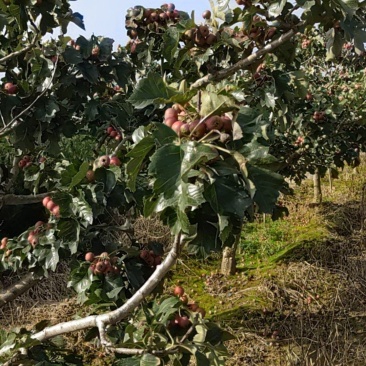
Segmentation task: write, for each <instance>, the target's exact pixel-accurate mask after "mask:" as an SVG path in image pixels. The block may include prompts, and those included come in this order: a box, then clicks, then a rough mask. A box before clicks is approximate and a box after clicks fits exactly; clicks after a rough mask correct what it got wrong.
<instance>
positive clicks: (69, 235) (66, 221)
mask: <svg viewBox="0 0 366 366" xmlns="http://www.w3.org/2000/svg"><path fill="white" fill-rule="evenodd" d="M57 230H58V235H59V237H60V238H62V240H63V241H64V242H78V241H79V235H80V225H79V223H78V222H77V221H76V220H75V219H71V218H61V219H60V220H59V221H58V223H57Z"/></svg>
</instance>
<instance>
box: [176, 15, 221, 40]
mask: <svg viewBox="0 0 366 366" xmlns="http://www.w3.org/2000/svg"><path fill="white" fill-rule="evenodd" d="M210 16H211V14H210ZM183 41H184V42H185V43H186V44H188V43H190V42H193V43H194V44H195V45H196V46H199V47H205V46H206V47H208V46H212V45H213V44H214V43H216V42H217V36H216V35H215V34H214V33H211V32H210V28H209V27H208V26H207V25H200V26H198V27H196V28H192V29H188V30H187V31H185V32H184V34H183Z"/></svg>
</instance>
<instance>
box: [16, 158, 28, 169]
mask: <svg viewBox="0 0 366 366" xmlns="http://www.w3.org/2000/svg"><path fill="white" fill-rule="evenodd" d="M26 165H27V162H26V161H25V160H19V163H18V166H19V168H21V169H22V168H25V166H26Z"/></svg>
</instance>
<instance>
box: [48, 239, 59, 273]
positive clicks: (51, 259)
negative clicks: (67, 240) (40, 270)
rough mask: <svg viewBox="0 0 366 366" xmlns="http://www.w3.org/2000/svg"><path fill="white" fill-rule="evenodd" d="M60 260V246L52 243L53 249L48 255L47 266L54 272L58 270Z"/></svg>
mask: <svg viewBox="0 0 366 366" xmlns="http://www.w3.org/2000/svg"><path fill="white" fill-rule="evenodd" d="M58 262H59V255H58V248H56V247H55V246H54V245H52V247H51V250H49V253H48V255H47V256H46V260H45V268H47V269H51V270H52V271H53V272H54V271H55V270H56V267H57V264H58Z"/></svg>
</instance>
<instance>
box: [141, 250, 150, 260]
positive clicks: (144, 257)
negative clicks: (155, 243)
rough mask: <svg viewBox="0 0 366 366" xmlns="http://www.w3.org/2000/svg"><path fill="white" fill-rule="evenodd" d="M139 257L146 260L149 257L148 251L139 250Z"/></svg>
mask: <svg viewBox="0 0 366 366" xmlns="http://www.w3.org/2000/svg"><path fill="white" fill-rule="evenodd" d="M140 258H141V259H142V260H144V261H145V262H146V261H148V260H149V258H150V253H149V251H148V250H145V249H144V250H141V252H140Z"/></svg>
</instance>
